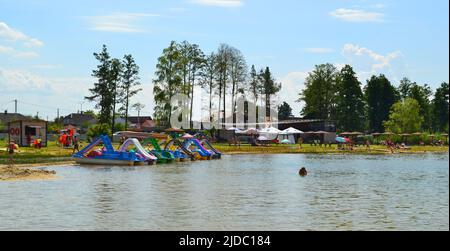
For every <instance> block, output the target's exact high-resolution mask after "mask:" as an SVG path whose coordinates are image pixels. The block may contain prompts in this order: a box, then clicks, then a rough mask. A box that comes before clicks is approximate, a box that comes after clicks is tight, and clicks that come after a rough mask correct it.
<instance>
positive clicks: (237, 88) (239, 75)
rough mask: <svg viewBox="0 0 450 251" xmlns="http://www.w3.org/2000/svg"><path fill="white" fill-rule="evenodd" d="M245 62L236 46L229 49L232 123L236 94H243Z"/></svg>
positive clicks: (245, 73)
mask: <svg viewBox="0 0 450 251" xmlns="http://www.w3.org/2000/svg"><path fill="white" fill-rule="evenodd" d="M247 71H248V70H247V63H246V61H245V58H244V55H243V54H242V52H241V51H240V50H238V49H236V48H232V49H231V59H230V69H229V73H230V81H231V86H232V87H231V104H232V108H231V109H232V111H231V112H232V114H233V123H235V122H236V106H237V104H236V102H237V95H238V94H244V89H245V83H246V80H247Z"/></svg>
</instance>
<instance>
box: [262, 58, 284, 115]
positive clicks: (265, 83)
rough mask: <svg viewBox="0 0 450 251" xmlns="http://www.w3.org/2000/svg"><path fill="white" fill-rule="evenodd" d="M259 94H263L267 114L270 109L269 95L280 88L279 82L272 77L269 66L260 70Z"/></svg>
mask: <svg viewBox="0 0 450 251" xmlns="http://www.w3.org/2000/svg"><path fill="white" fill-rule="evenodd" d="M260 81H261V85H260V87H261V94H263V95H265V101H266V116H269V114H270V109H271V105H272V103H271V97H272V96H273V95H275V94H277V93H278V92H279V91H280V90H281V84H280V83H277V82H276V80H275V79H274V78H273V76H272V73H271V72H270V68H269V67H266V69H265V70H264V71H262V70H261V72H260Z"/></svg>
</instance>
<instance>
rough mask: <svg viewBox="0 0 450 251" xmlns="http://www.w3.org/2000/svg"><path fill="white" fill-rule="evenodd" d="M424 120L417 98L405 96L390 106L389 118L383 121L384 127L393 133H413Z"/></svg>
mask: <svg viewBox="0 0 450 251" xmlns="http://www.w3.org/2000/svg"><path fill="white" fill-rule="evenodd" d="M423 121H424V118H423V116H421V115H420V105H419V102H417V100H415V99H412V98H407V99H405V100H403V101H399V102H397V103H395V104H394V105H393V106H392V109H391V112H390V115H389V120H388V121H386V122H385V123H384V126H385V128H386V129H387V130H388V131H390V132H393V133H397V134H400V133H414V132H417V131H418V130H420V128H421V126H422V123H423Z"/></svg>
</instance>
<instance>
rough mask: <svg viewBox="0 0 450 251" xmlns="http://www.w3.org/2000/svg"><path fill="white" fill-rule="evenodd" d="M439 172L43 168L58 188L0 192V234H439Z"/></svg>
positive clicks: (374, 163)
mask: <svg viewBox="0 0 450 251" xmlns="http://www.w3.org/2000/svg"><path fill="white" fill-rule="evenodd" d="M448 165H449V155H448V154H425V155H386V156H362V155H235V156H224V157H223V159H222V160H219V161H207V162H188V163H179V164H173V165H158V166H150V167H132V168H121V167H82V166H67V167H64V166H61V167H48V168H43V169H47V170H55V171H57V173H58V179H56V180H52V181H23V182H1V183H0V230H243V231H250V230H256V231H258V230H446V231H448V229H449V167H448ZM302 166H305V167H307V169H308V171H309V175H308V176H307V177H305V178H302V177H300V176H299V175H298V171H299V169H300V168H301V167H302Z"/></svg>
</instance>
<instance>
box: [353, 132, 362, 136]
mask: <svg viewBox="0 0 450 251" xmlns="http://www.w3.org/2000/svg"><path fill="white" fill-rule="evenodd" d="M351 135H353V136H360V135H364V133H362V132H352V133H351Z"/></svg>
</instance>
